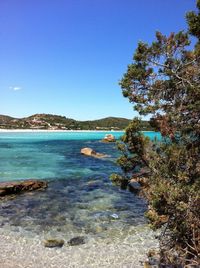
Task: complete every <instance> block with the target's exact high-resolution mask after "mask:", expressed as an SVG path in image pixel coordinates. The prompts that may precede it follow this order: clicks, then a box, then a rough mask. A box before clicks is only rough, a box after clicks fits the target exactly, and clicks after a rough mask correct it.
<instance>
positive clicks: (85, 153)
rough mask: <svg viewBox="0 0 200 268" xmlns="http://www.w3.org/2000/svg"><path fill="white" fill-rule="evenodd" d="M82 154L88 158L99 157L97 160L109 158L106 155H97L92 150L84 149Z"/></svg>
mask: <svg viewBox="0 0 200 268" xmlns="http://www.w3.org/2000/svg"><path fill="white" fill-rule="evenodd" d="M81 154H83V155H86V156H92V157H97V158H103V157H107V155H106V154H101V153H97V152H95V151H94V150H93V149H91V148H82V149H81Z"/></svg>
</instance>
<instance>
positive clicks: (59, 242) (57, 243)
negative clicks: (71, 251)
mask: <svg viewBox="0 0 200 268" xmlns="http://www.w3.org/2000/svg"><path fill="white" fill-rule="evenodd" d="M64 243H65V242H64V240H63V239H47V240H45V241H44V246H45V247H46V248H56V247H57V248H61V247H62V246H63V245H64Z"/></svg>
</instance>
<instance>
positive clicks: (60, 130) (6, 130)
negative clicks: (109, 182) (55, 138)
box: [0, 129, 125, 133]
mask: <svg viewBox="0 0 200 268" xmlns="http://www.w3.org/2000/svg"><path fill="white" fill-rule="evenodd" d="M124 131H125V130H62V129H0V132H2V133H3V132H62V133H65V132H66V133H67V132H69V133H71V132H100V133H101V132H124Z"/></svg>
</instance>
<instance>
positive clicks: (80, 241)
mask: <svg viewBox="0 0 200 268" xmlns="http://www.w3.org/2000/svg"><path fill="white" fill-rule="evenodd" d="M67 244H68V245H70V246H78V245H82V244H85V238H84V237H83V236H76V237H73V238H72V239H70V240H69V241H68V242H67Z"/></svg>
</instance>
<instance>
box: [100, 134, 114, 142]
mask: <svg viewBox="0 0 200 268" xmlns="http://www.w3.org/2000/svg"><path fill="white" fill-rule="evenodd" d="M102 141H103V142H115V141H116V139H115V136H113V135H112V134H106V135H105V137H104V138H103V140H102Z"/></svg>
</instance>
